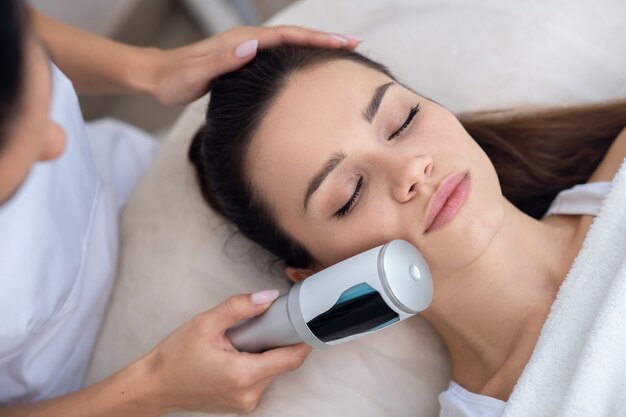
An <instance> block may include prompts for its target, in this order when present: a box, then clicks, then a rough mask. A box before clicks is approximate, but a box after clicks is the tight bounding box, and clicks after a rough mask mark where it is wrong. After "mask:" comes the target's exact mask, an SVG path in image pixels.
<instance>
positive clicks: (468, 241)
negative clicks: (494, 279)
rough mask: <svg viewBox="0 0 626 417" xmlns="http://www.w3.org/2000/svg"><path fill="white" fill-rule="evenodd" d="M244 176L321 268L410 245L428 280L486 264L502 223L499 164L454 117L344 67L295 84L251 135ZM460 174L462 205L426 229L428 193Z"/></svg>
mask: <svg viewBox="0 0 626 417" xmlns="http://www.w3.org/2000/svg"><path fill="white" fill-rule="evenodd" d="M377 92H378V94H377ZM375 96H378V97H377V98H378V104H376V101H377V100H376V99H375ZM417 106H419V111H418V112H417V113H415V111H414V110H415V109H416V107H417ZM368 107H369V110H368ZM376 108H377V111H375V110H374V109H376ZM412 110H413V111H412ZM368 113H369V114H368ZM366 115H368V116H366ZM411 116H414V117H412V118H411ZM245 168H246V171H245V172H246V177H247V178H248V179H249V180H250V181H251V182H252V186H253V189H254V190H255V191H256V192H258V193H260V196H261V199H262V200H263V201H264V202H265V203H266V204H269V206H270V209H271V210H272V212H273V215H274V216H275V218H276V219H277V222H278V224H279V225H280V227H282V228H283V229H284V230H285V231H286V232H287V233H288V234H289V235H291V236H292V237H293V238H295V239H296V240H298V241H299V242H300V243H301V244H303V245H304V247H306V248H307V249H308V250H309V252H310V253H311V255H312V256H313V257H314V258H315V259H316V260H317V262H318V265H316V268H314V269H318V268H321V267H326V266H328V265H331V264H333V263H336V262H338V261H340V260H342V259H345V258H347V257H349V256H352V255H355V254H357V253H359V252H361V251H363V250H366V249H368V248H371V247H374V246H377V245H381V244H383V243H385V242H387V241H389V240H392V239H404V240H407V241H409V242H411V243H412V244H413V245H415V246H416V247H417V248H418V249H419V250H420V252H421V253H422V254H423V255H424V257H425V258H426V260H427V262H428V264H429V266H430V268H431V270H432V272H433V276H437V274H449V273H453V272H454V271H456V270H461V269H462V268H463V267H465V266H467V265H469V264H470V263H471V262H473V260H475V259H476V258H477V257H478V256H480V254H481V253H482V251H483V250H484V249H485V248H486V247H487V246H488V244H489V241H490V240H491V239H492V237H493V236H494V234H495V233H496V232H497V230H498V229H499V227H500V226H501V223H502V221H503V217H504V216H503V213H504V208H503V204H502V203H503V198H504V197H503V196H502V193H501V190H500V185H499V182H498V177H497V174H496V172H495V170H494V168H493V165H492V164H491V161H490V160H489V158H488V157H487V155H486V154H485V153H484V152H483V150H482V149H481V148H480V147H479V146H478V145H477V143H476V142H475V141H474V140H473V139H472V138H471V137H470V136H469V134H468V133H467V132H466V131H465V130H464V129H463V127H462V126H461V124H460V123H459V122H458V120H457V119H456V117H455V116H454V115H453V114H452V113H450V112H449V111H448V110H447V109H445V108H444V107H442V106H440V105H438V104H436V103H434V102H432V101H429V100H427V99H425V98H424V97H421V96H419V95H417V94H415V93H413V92H412V91H410V90H408V89H406V88H404V87H402V86H401V85H399V84H397V83H394V82H393V81H392V80H391V79H390V78H389V77H387V76H386V75H384V74H382V73H380V72H378V71H375V70H373V69H370V68H367V67H365V66H363V65H360V64H357V63H353V62H350V61H345V60H342V61H333V62H330V63H326V64H323V65H320V66H317V67H314V68H312V69H309V70H306V71H301V72H299V73H297V74H296V75H295V76H294V77H293V78H292V79H291V80H290V81H289V83H288V85H287V87H286V88H285V89H284V91H283V92H282V93H281V95H280V96H279V97H278V99H277V101H276V102H275V104H274V105H273V106H272V107H271V109H270V110H269V112H268V114H267V116H266V117H265V118H264V120H263V122H262V123H261V126H260V129H259V130H258V132H257V134H256V135H255V136H254V138H253V139H252V142H251V144H250V148H249V152H248V153H247V156H246V163H245ZM331 168H332V169H331ZM324 171H326V172H327V173H328V174H327V175H326V176H325V177H324V179H323V180H321V181H320V179H321V177H319V176H318V175H319V174H320V173H321V172H324ZM464 171H469V174H470V182H471V185H470V192H469V196H468V198H467V200H466V202H465V204H464V205H463V207H462V208H461V210H460V211H459V213H458V214H457V216H456V217H455V218H454V220H453V221H452V222H451V223H449V224H448V225H447V226H445V227H443V228H441V229H439V230H434V231H432V232H429V233H424V222H425V217H426V209H427V206H428V204H429V201H430V199H431V197H432V196H433V195H434V193H435V192H436V191H437V188H438V187H439V185H440V184H441V182H442V181H443V180H444V179H446V178H448V177H449V176H450V175H453V174H456V173H459V172H464ZM316 177H317V178H318V180H317V184H316V185H318V186H315V185H313V186H312V185H311V184H312V183H313V184H315V183H316V181H315V180H314V179H315V178H316ZM313 189H315V191H312V190H313ZM307 194H309V196H308V199H307V198H306V196H307ZM305 201H306V205H305Z"/></svg>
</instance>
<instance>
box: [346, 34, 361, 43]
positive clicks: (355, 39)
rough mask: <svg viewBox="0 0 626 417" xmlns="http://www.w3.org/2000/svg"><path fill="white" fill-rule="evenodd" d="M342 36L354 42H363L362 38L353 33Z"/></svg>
mask: <svg viewBox="0 0 626 417" xmlns="http://www.w3.org/2000/svg"><path fill="white" fill-rule="evenodd" d="M342 36H343V37H344V38H346V39H349V40H351V41H355V42H359V43H361V42H363V38H359V37H358V36H354V35H342Z"/></svg>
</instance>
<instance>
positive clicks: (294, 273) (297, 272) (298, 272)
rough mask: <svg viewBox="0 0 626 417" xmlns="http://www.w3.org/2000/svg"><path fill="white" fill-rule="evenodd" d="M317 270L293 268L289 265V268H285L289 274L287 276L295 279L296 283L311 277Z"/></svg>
mask: <svg viewBox="0 0 626 417" xmlns="http://www.w3.org/2000/svg"><path fill="white" fill-rule="evenodd" d="M316 272H317V271H315V270H313V269H311V268H306V269H304V268H292V267H290V266H288V267H287V268H285V274H287V276H288V277H289V279H290V280H291V281H293V282H294V283H296V282H300V281H302V280H303V279H305V278H307V277H310V276H311V275H313V274H314V273H316Z"/></svg>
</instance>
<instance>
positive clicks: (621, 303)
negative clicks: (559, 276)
mask: <svg viewBox="0 0 626 417" xmlns="http://www.w3.org/2000/svg"><path fill="white" fill-rule="evenodd" d="M625 161H626V160H625ZM625 413H626V162H623V163H622V165H621V166H620V168H619V170H618V172H617V174H616V175H615V177H614V178H613V181H612V182H611V188H610V190H609V192H608V194H607V196H606V198H605V200H604V201H603V203H602V207H601V209H600V213H599V214H598V216H597V217H596V218H595V220H594V222H593V223H592V225H591V226H590V229H589V231H588V232H587V236H586V237H585V241H584V242H583V245H582V249H581V250H580V252H579V254H578V256H577V257H576V259H575V260H574V263H573V265H572V268H571V269H570V271H569V273H568V275H567V277H566V278H565V281H564V282H563V284H562V285H561V288H560V289H559V292H558V294H557V297H556V300H555V302H554V303H553V305H552V308H551V310H550V314H549V315H548V318H547V320H546V322H545V324H544V326H543V328H542V330H541V334H540V336H539V339H538V341H537V345H536V346H535V349H534V351H533V354H532V356H531V358H530V360H529V362H528V364H527V365H526V367H525V368H524V371H523V372H522V374H521V376H520V378H519V380H518V382H517V385H516V386H515V388H514V389H513V392H512V393H511V396H510V398H509V401H508V404H507V406H506V408H505V410H504V413H503V414H502V416H503V417H521V416H529V417H530V416H532V417H538V416H551V417H565V416H567V417H576V416H581V417H582V416H584V417H592V416H611V417H612V416H621V415H624V414H625Z"/></svg>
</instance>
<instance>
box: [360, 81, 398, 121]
mask: <svg viewBox="0 0 626 417" xmlns="http://www.w3.org/2000/svg"><path fill="white" fill-rule="evenodd" d="M394 84H395V83H394V82H388V83H385V84H383V85H381V86H379V87H378V88H377V89H376V91H374V95H373V96H372V99H371V100H370V102H369V104H368V105H367V107H365V109H364V110H363V117H364V118H365V120H366V121H367V122H368V123H372V121H373V120H374V117H376V113H378V108H379V107H380V103H381V102H382V101H383V97H384V96H385V93H386V92H387V89H388V88H389V87H391V86H392V85H394Z"/></svg>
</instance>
